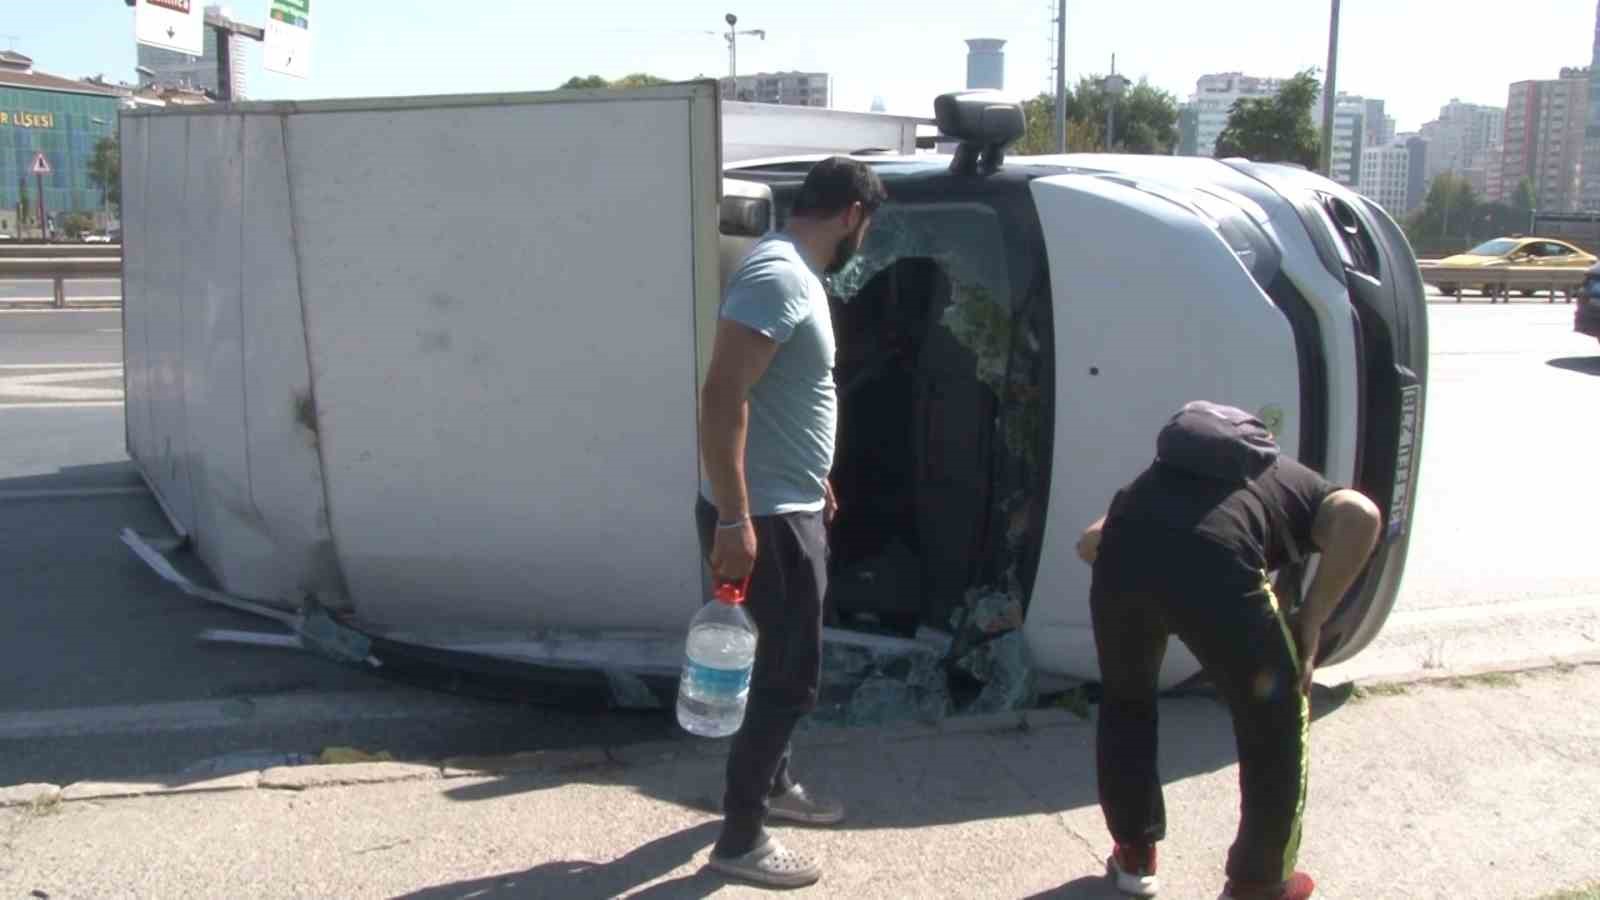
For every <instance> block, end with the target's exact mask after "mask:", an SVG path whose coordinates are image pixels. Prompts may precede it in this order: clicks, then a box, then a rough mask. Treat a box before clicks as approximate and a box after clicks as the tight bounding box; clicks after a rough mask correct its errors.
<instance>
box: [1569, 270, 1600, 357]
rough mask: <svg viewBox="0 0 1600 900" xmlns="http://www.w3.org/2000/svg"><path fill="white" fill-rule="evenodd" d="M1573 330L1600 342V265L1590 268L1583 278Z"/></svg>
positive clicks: (1574, 314) (1574, 315)
mask: <svg viewBox="0 0 1600 900" xmlns="http://www.w3.org/2000/svg"><path fill="white" fill-rule="evenodd" d="M1572 320H1573V321H1572V330H1573V331H1576V332H1578V333H1579V334H1587V335H1588V336H1590V337H1592V338H1595V339H1596V340H1600V265H1593V266H1590V267H1589V273H1588V274H1587V275H1585V276H1584V277H1583V292H1582V293H1581V294H1579V295H1578V308H1577V310H1575V311H1574V312H1573V314H1572Z"/></svg>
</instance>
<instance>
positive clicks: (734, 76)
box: [722, 13, 767, 100]
mask: <svg viewBox="0 0 1600 900" xmlns="http://www.w3.org/2000/svg"><path fill="white" fill-rule="evenodd" d="M722 21H724V22H727V23H728V30H727V32H726V33H724V34H723V37H725V38H727V39H728V92H729V93H730V94H731V95H732V96H730V97H729V98H728V99H730V100H737V99H739V81H738V79H739V35H741V34H749V35H754V36H756V37H759V38H761V39H762V40H763V41H764V40H766V39H767V33H766V32H765V31H763V30H761V29H760V28H751V29H748V30H745V31H739V30H738V25H739V17H738V16H736V15H734V14H733V13H728V14H727V15H725V16H723V17H722Z"/></svg>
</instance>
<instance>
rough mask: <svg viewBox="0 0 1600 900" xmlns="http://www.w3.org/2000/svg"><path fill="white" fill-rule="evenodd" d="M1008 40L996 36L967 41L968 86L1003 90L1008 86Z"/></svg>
mask: <svg viewBox="0 0 1600 900" xmlns="http://www.w3.org/2000/svg"><path fill="white" fill-rule="evenodd" d="M1005 46H1006V42H1005V41H1002V40H996V39H994V38H974V39H972V40H970V41H967V88H968V89H969V90H977V89H989V90H996V91H998V90H1003V89H1004V88H1005V86H1006V51H1005V49H1004V48H1005Z"/></svg>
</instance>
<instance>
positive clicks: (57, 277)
mask: <svg viewBox="0 0 1600 900" xmlns="http://www.w3.org/2000/svg"><path fill="white" fill-rule="evenodd" d="M120 277H122V258H121V257H120V256H118V257H64V258H55V259H48V258H43V259H41V258H26V259H5V258H0V279H14V280H24V279H37V280H49V281H51V282H53V283H54V285H55V307H56V309H65V308H66V306H67V285H66V283H67V281H68V280H69V279H73V278H120Z"/></svg>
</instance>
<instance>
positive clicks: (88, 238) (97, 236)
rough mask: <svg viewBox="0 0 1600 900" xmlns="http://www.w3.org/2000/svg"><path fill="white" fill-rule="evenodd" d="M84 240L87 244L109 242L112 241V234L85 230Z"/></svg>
mask: <svg viewBox="0 0 1600 900" xmlns="http://www.w3.org/2000/svg"><path fill="white" fill-rule="evenodd" d="M83 242H84V243H85V244H109V243H111V235H109V234H101V233H98V232H92V231H90V232H85V233H84V235H83Z"/></svg>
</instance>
